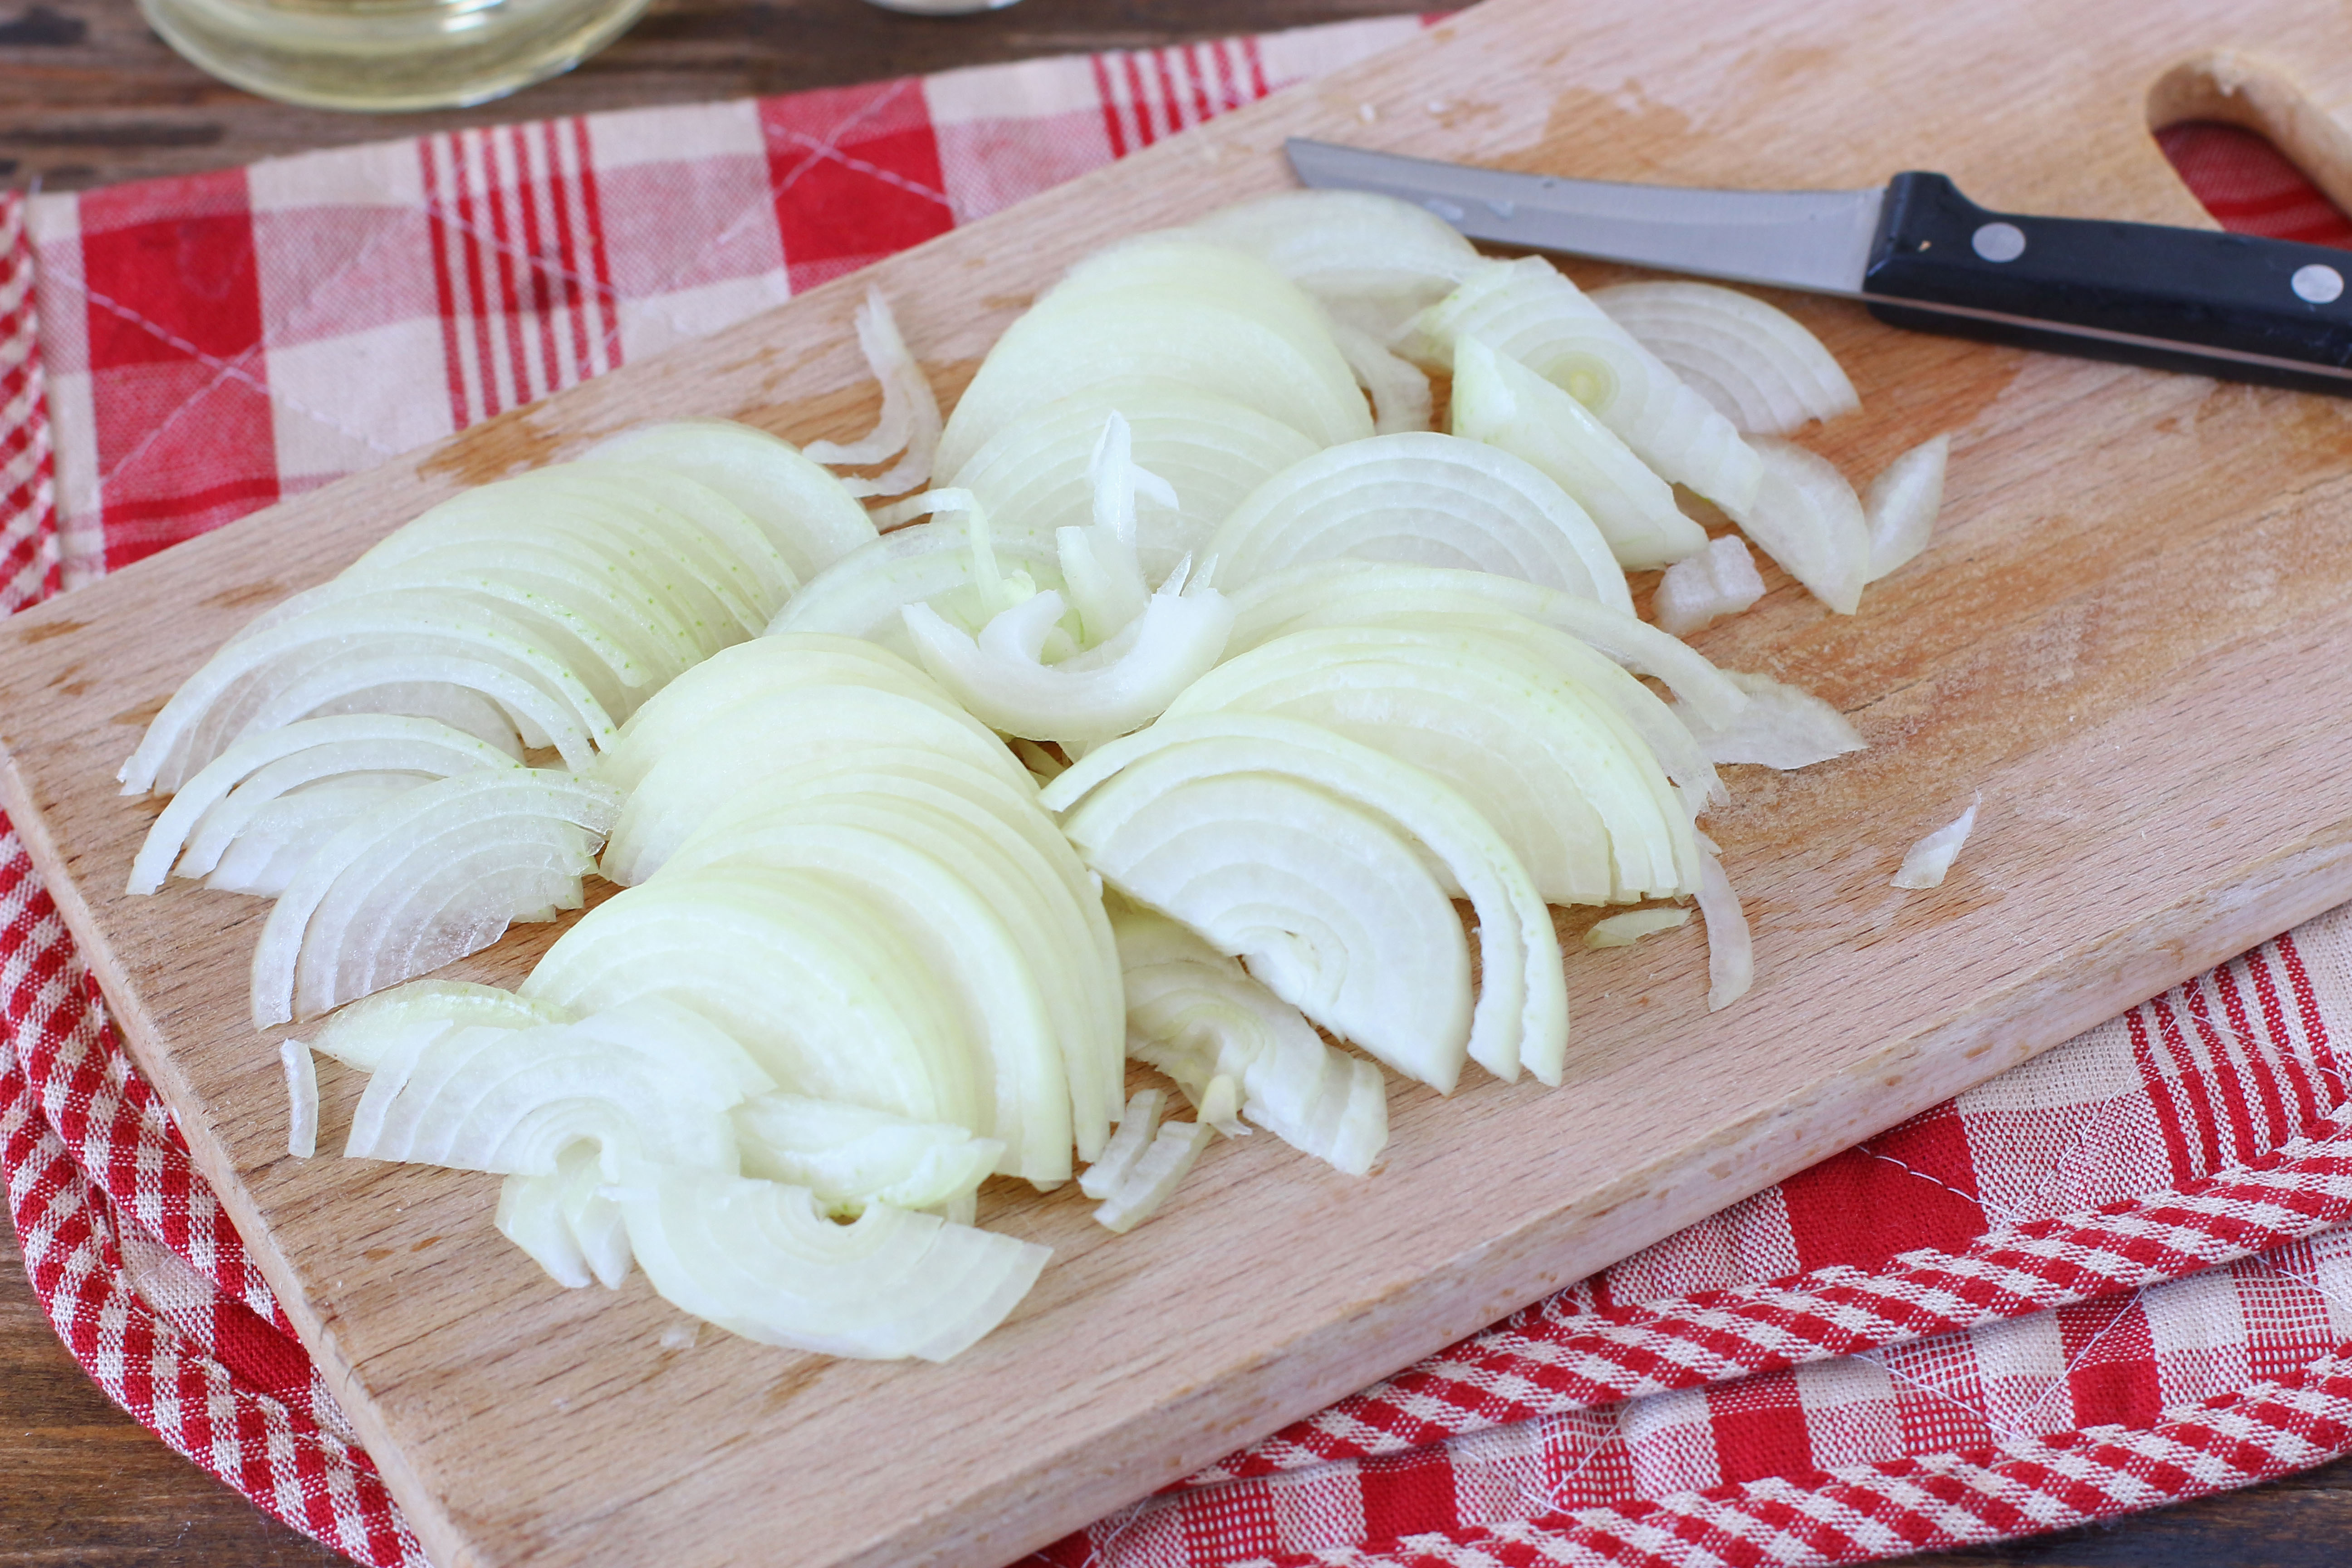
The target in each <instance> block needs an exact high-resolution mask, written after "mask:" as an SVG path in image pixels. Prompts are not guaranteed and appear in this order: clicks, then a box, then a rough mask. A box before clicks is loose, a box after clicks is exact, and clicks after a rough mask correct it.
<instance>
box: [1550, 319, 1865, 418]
mask: <svg viewBox="0 0 2352 1568" xmlns="http://www.w3.org/2000/svg"><path fill="white" fill-rule="evenodd" d="M1591 300H1592V302H1593V303H1594V304H1596V305H1598V306H1600V307H1601V309H1602V310H1606V311H1608V312H1609V316H1610V319H1611V320H1612V321H1615V322H1616V323H1617V324H1618V325H1619V326H1621V327H1623V328H1624V329H1625V330H1626V331H1629V332H1631V333H1633V337H1634V341H1636V342H1639V343H1640V344H1641V345H1642V346H1643V348H1645V349H1648V350H1649V351H1650V352H1651V353H1654V354H1656V355H1657V356H1658V358H1659V359H1661V360H1662V361H1664V363H1665V364H1666V367H1667V368H1668V369H1670V370H1672V371H1673V372H1674V373H1675V374H1676V375H1678V376H1680V377H1681V378H1682V380H1683V383H1684V384H1685V385H1687V386H1689V387H1690V388H1691V389H1692V390H1694V391H1696V393H1697V394H1698V395H1700V396H1701V397H1704V398H1706V400H1707V402H1708V403H1709V404H1711V405H1714V407H1715V409H1716V411H1717V413H1719V414H1721V415H1722V416H1724V417H1725V418H1727V419H1728V420H1730V421H1731V422H1732V424H1733V425H1735V426H1738V428H1739V430H1740V431H1741V432H1742V433H1743V434H1746V435H1750V436H1792V435H1794V434H1796V432H1797V431H1799V430H1801V429H1802V428H1803V427H1804V426H1807V425H1809V424H1811V423H1812V421H1814V420H1816V419H1834V418H1836V417H1837V416H1840V415H1841V414H1851V413H1853V412H1854V411H1855V410H1856V409H1858V408H1860V407H1861V406H1862V399H1861V398H1860V397H1859V396H1857V395H1855V393H1854V390H1853V382H1851V381H1849V380H1848V379H1846V374H1845V372H1844V370H1843V368H1841V367H1840V366H1839V364H1838V362H1837V360H1836V358H1835V357H1834V356H1832V354H1831V353H1830V351H1829V350H1828V349H1826V348H1824V347H1822V341H1821V339H1819V338H1817V337H1815V336H1813V334H1812V333H1811V332H1809V331H1806V330H1805V329H1804V327H1803V326H1802V325H1801V324H1800V323H1799V322H1798V321H1796V319H1795V318H1793V317H1791V316H1790V315H1789V314H1788V313H1787V312H1785V311H1782V310H1775V309H1774V308H1773V307H1772V306H1770V305H1768V304H1766V303H1765V302H1764V301H1763V300H1759V299H1757V298H1756V297H1755V296H1753V295H1751V294H1743V293H1740V292H1739V291H1738V289H1724V288H1719V287H1717V285H1715V284H1713V283H1689V282H1683V281H1679V280H1677V281H1672V282H1654V283H1620V284H1617V285H1615V286H1614V287H1612V288H1608V289H1594V290H1593V291H1592V293H1591Z"/></svg>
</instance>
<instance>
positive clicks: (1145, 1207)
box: [1095, 1121, 1217, 1236]
mask: <svg viewBox="0 0 2352 1568" xmlns="http://www.w3.org/2000/svg"><path fill="white" fill-rule="evenodd" d="M1216 1135H1217V1133H1216V1129H1214V1128H1213V1127H1211V1126H1210V1125H1209V1124H1208V1123H1206V1122H1204V1121H1165V1122H1162V1123H1160V1132H1159V1135H1158V1136H1157V1137H1155V1138H1153V1139H1152V1140H1151V1147H1150V1148H1149V1149H1146V1150H1145V1151H1144V1152H1143V1154H1142V1157H1141V1158H1139V1159H1138V1160H1137V1161H1136V1162H1135V1164H1134V1166H1133V1167H1132V1168H1131V1169H1129V1172H1128V1173H1127V1174H1126V1176H1125V1177H1123V1178H1122V1179H1121V1180H1120V1182H1119V1184H1118V1185H1117V1186H1115V1187H1113V1188H1112V1189H1111V1190H1110V1193H1109V1195H1108V1196H1107V1197H1105V1198H1104V1200H1103V1202H1102V1205H1101V1206H1100V1207H1098V1208H1097V1209H1096V1210H1095V1221H1096V1223H1097V1224H1098V1225H1100V1226H1103V1227H1104V1228H1106V1229H1108V1230H1112V1231H1116V1232H1118V1234H1120V1235H1122V1236H1124V1235H1125V1234H1126V1233H1127V1232H1129V1231H1130V1230H1133V1229H1134V1228H1135V1227H1136V1226H1139V1225H1141V1224H1142V1223H1143V1222H1144V1221H1145V1220H1147V1219H1150V1217H1151V1216H1152V1215H1155V1214H1157V1213H1158V1212H1160V1205H1162V1204H1164V1203H1166V1202H1167V1201H1168V1200H1169V1198H1170V1197H1171V1195H1173V1194H1174V1193H1175V1191H1176V1188H1177V1186H1178V1184H1181V1182H1182V1181H1183V1180H1184V1178H1185V1177H1186V1176H1187V1175H1189V1174H1191V1173H1192V1164H1193V1162H1194V1161H1196V1160H1198V1159H1200V1157H1201V1151H1202V1150H1203V1149H1206V1148H1207V1147H1208V1146H1209V1141H1210V1140H1211V1139H1213V1138H1214V1137H1215V1136H1216Z"/></svg>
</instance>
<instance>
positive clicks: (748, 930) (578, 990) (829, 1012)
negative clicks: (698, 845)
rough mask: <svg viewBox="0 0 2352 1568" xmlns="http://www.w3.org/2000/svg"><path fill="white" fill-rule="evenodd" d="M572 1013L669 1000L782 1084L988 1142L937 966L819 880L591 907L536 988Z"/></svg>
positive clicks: (684, 889) (683, 888)
mask: <svg viewBox="0 0 2352 1568" xmlns="http://www.w3.org/2000/svg"><path fill="white" fill-rule="evenodd" d="M522 994H523V996H524V997H525V998H526V999H527V1000H530V1001H532V1002H537V1003H541V1004H545V1005H555V1006H559V1007H562V1008H565V1009H568V1010H570V1011H572V1012H588V1011H594V1010H598V1009H603V1008H610V1007H617V1006H621V1005H625V1004H627V1003H630V1002H632V1001H635V1000H636V999H637V998H640V997H645V996H664V997H667V998H668V999H669V1000H671V1001H673V1002H676V1003H677V1004H678V1005H681V1006H685V1007H690V1008H692V1009H693V1010H694V1011H696V1012H698V1013H699V1014H701V1015H702V1016H704V1017H706V1018H709V1020H710V1021H711V1022H712V1023H714V1024H716V1025H718V1026H719V1027H720V1028H722V1029H724V1030H726V1031H727V1033H728V1034H729V1036H730V1037H732V1038H733V1039H735V1040H736V1041H737V1042H738V1043H739V1044H740V1045H741V1046H742V1047H743V1048H744V1049H745V1050H747V1051H749V1052H750V1053H751V1057H752V1059H753V1060H755V1061H757V1062H758V1063H759V1064H760V1066H761V1068H763V1069H764V1070H765V1071H766V1072H767V1073H768V1075H769V1076H770V1077H771V1078H772V1079H775V1080H776V1083H777V1086H778V1087H779V1088H780V1089H783V1090H785V1091H786V1092H788V1093H793V1094H801V1095H807V1096H809V1097H810V1098H812V1099H817V1100H842V1101H845V1102H847V1103H850V1104H855V1105H863V1106H866V1107H867V1108H868V1109H870V1110H886V1111H889V1112H891V1113H892V1114H894V1115H898V1116H903V1117H906V1118H907V1119H908V1120H909V1121H937V1122H950V1123H953V1124H955V1125H957V1126H961V1127H969V1128H971V1129H972V1130H973V1131H975V1132H978V1133H980V1134H982V1135H987V1134H988V1133H989V1132H990V1130H991V1123H992V1110H991V1106H992V1103H993V1090H992V1089H983V1088H982V1084H981V1075H980V1070H979V1063H978V1060H977V1057H976V1054H975V1048H974V1047H973V1046H972V1044H971V1040H970V1039H969V1035H970V1029H969V1027H968V1026H967V1025H966V1023H965V1021H964V1018H963V1016H962V1015H961V1012H960V1011H959V1010H958V1009H957V1007H956V1005H955V1003H954V999H953V998H952V997H950V995H949V994H948V993H947V991H946V990H945V988H944V987H943V986H942V985H941V984H940V981H939V979H938V978H937V977H936V975H935V974H934V973H933V972H932V971H931V970H930V969H929V967H928V964H927V961H926V955H925V954H923V953H922V952H919V951H917V950H916V949H914V948H911V947H910V946H909V945H908V943H907V942H905V941H904V940H903V939H902V938H901V936H900V935H899V933H898V928H897V927H896V926H895V925H894V924H893V923H892V922H891V921H888V920H887V919H886V918H885V917H884V916H883V914H882V912H881V911H880V910H877V909H875V908H873V907H872V906H871V904H869V903H868V902H867V901H866V900H863V899H860V898H857V897H856V896H854V895H851V894H849V893H848V892H847V891H846V889H845V888H844V887H843V886H842V884H840V883H839V882H837V881H835V880H834V879H830V878H827V877H824V876H822V875H819V874H815V873H811V872H792V871H781V870H768V869H763V870H759V871H751V870H741V871H726V872H719V871H712V872H704V873H699V874H693V875H688V874H679V875H674V876H669V877H665V878H663V879H661V880H660V881H658V882H653V883H648V884H647V885H646V886H645V887H642V888H633V889H629V890H628V891H627V892H625V893H623V894H621V895H619V896H618V897H615V898H612V899H608V900H605V901H604V903H602V904H600V905H598V906H597V907H596V908H595V909H593V910H590V911H589V912H588V913H587V915H586V916H585V917H584V918H583V919H582V920H581V921H579V923H578V924H576V925H574V926H573V927H572V929H571V930H570V931H565V932H564V933H563V935H562V937H561V938H559V939H558V940H557V942H556V943H555V945H554V946H553V947H552V948H551V949H549V950H548V952H547V955H546V956H545V957H544V958H542V959H541V960H540V961H539V963H538V965H537V966H536V967H535V968H533V969H532V971H531V973H530V978H528V979H527V980H525V981H524V982H523V985H522Z"/></svg>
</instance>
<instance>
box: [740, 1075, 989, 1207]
mask: <svg viewBox="0 0 2352 1568" xmlns="http://www.w3.org/2000/svg"><path fill="white" fill-rule="evenodd" d="M734 1118H735V1142H736V1144H737V1147H738V1148H739V1149H740V1151H741V1152H742V1157H743V1173H744V1174H745V1175H747V1176H760V1177H763V1178H765V1179H767V1180H769V1181H772V1182H784V1183H788V1184H791V1185H793V1186H795V1187H806V1188H807V1189H808V1190H809V1191H810V1192H811V1193H814V1194H815V1195H816V1200H817V1202H818V1203H820V1204H822V1205H824V1210H825V1212H826V1213H827V1214H829V1215H835V1216H836V1217H846V1218H852V1219H854V1218H856V1216H857V1215H859V1214H861V1213H862V1212H864V1210H865V1208H866V1205H868V1204H877V1203H878V1204H888V1205H891V1206H892V1207H894V1208H902V1209H928V1208H936V1207H938V1206H939V1205H942V1204H951V1203H954V1202H956V1201H957V1200H959V1199H961V1198H966V1197H969V1196H971V1194H973V1193H975V1192H977V1191H978V1190H979V1188H980V1184H981V1182H982V1179H983V1178H985V1177H986V1176H987V1175H988V1174H989V1173H991V1172H992V1171H993V1170H995V1169H996V1164H997V1161H998V1159H999V1158H1000V1157H1001V1156H1002V1155H1003V1152H1004V1145H1003V1144H1002V1143H1000V1142H997V1141H996V1140H995V1139H993V1138H975V1137H973V1136H972V1135H971V1133H970V1132H968V1131H965V1130H964V1129H962V1128H961V1127H951V1126H948V1125H946V1124H944V1123H941V1122H936V1121H908V1120H907V1119H906V1118H905V1117H903V1116H893V1115H891V1114H890V1113H889V1112H887V1111H883V1110H870V1109H868V1108H867V1107H866V1106H862V1105H844V1104H842V1103H840V1102H839V1101H837V1100H810V1099H808V1098H807V1097H805V1096H803V1095H796V1094H763V1095H761V1096H760V1097H758V1098H757V1099H755V1100H745V1101H744V1102H743V1103H742V1104H741V1105H739V1106H737V1107H736V1108H735V1111H734Z"/></svg>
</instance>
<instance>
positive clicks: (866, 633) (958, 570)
mask: <svg viewBox="0 0 2352 1568" xmlns="http://www.w3.org/2000/svg"><path fill="white" fill-rule="evenodd" d="M937 493H938V492H934V494H937ZM990 545H991V553H992V555H993V556H994V558H995V562H996V564H997V567H998V570H999V573H1000V574H1001V575H1002V576H1008V577H1019V578H1022V579H1025V580H1026V582H1027V584H1029V585H1030V586H1032V587H1035V588H1058V587H1060V586H1061V585H1062V566H1061V556H1060V552H1059V549H1058V545H1057V542H1056V540H1055V536H1054V535H1052V534H1050V533H1038V532H1036V531H1032V530H1028V529H1009V528H1004V527H1001V526H992V528H991V530H990ZM974 573H975V565H974V562H973V559H972V552H971V533H970V530H969V528H968V527H967V526H966V525H964V524H961V523H955V522H947V521H937V522H919V523H916V524H915V525H913V526H912V527H910V528H900V529H896V530H893V531H890V532H888V533H886V534H884V535H883V536H882V537H881V538H879V539H877V540H876V541H875V542H873V543H871V544H868V545H866V546H864V547H862V548H860V549H858V550H856V551H855V552H852V553H850V554H848V555H845V556H844V557H842V559H841V560H840V561H839V562H837V563H835V565H834V566H833V568H832V569H831V570H830V571H828V572H826V573H825V574H824V575H823V576H821V577H819V578H818V579H817V580H816V581H815V582H814V583H811V584H809V585H808V586H807V587H805V588H803V589H802V590H801V591H800V592H799V593H797V594H794V595H793V597H792V600H791V602H790V603H788V604H787V605H784V607H783V609H782V611H780V612H779V613H778V614H777V616H776V618H775V620H774V621H772V622H771V623H770V624H769V626H768V631H769V634H770V635H771V636H777V635H782V634H786V633H818V634H827V635H831V636H835V637H859V638H862V639H864V640H866V641H868V642H873V643H878V644H879V645H881V646H882V647H886V648H887V649H889V650H890V651H891V652H892V653H894V654H897V655H898V657H899V658H903V659H906V660H907V661H908V663H910V664H912V663H915V662H917V659H918V656H917V654H916V652H915V643H914V639H913V638H912V637H910V636H908V632H907V624H906V620H905V617H904V616H902V615H901V614H900V612H901V611H903V610H904V609H906V607H907V606H908V605H929V606H930V607H931V608H932V609H933V610H934V611H936V612H937V613H938V614H939V615H940V617H941V618H942V619H944V620H945V621H946V622H947V623H948V624H949V625H950V626H955V627H957V628H959V629H961V630H962V631H965V632H969V633H973V634H977V633H978V632H979V631H980V629H981V627H982V626H986V625H987V624H988V623H989V621H990V619H991V618H992V616H995V615H997V614H998V613H999V612H1000V611H1001V610H1002V609H1003V607H1004V606H1003V605H1002V604H1001V603H999V602H998V601H997V599H996V598H995V596H993V595H989V594H987V593H984V592H983V591H982V588H981V587H980V585H979V584H978V580H977V578H976V577H975V575H974Z"/></svg>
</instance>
